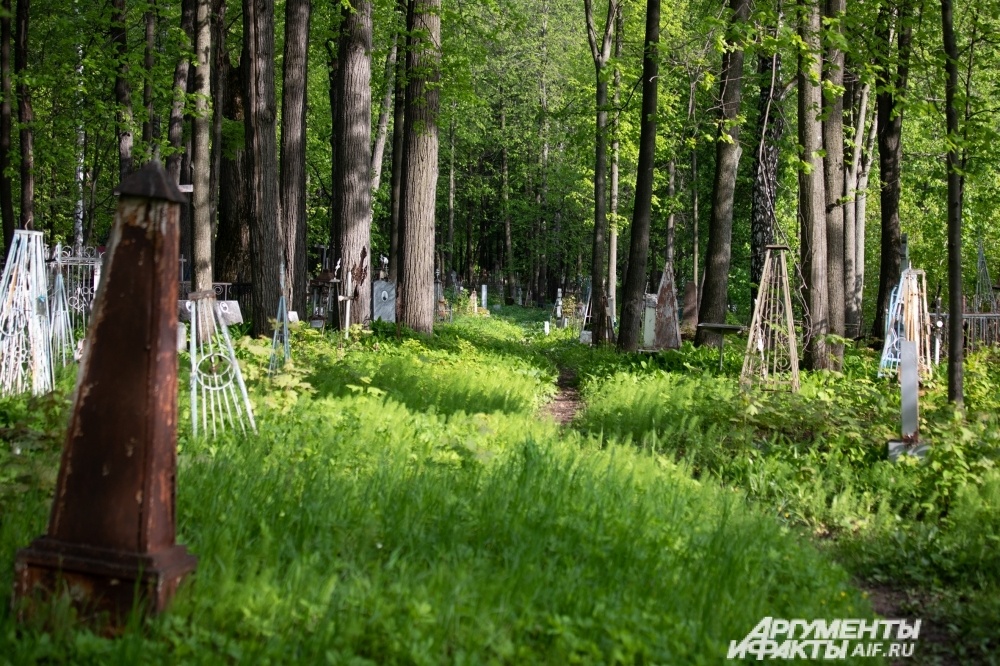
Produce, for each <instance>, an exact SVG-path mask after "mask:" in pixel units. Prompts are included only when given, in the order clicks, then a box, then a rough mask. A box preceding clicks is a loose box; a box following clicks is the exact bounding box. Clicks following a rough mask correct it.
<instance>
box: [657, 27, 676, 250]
mask: <svg viewBox="0 0 1000 666" xmlns="http://www.w3.org/2000/svg"><path fill="white" fill-rule="evenodd" d="M657 36H659V35H657ZM676 196H677V162H676V161H675V160H674V159H673V158H671V159H670V161H669V162H668V163H667V198H668V199H670V213H669V214H668V215H667V242H666V248H665V250H664V259H665V260H666V262H667V265H668V266H670V267H671V268H673V265H674V242H675V238H676V235H677V210H676V208H675V203H674V197H676Z"/></svg>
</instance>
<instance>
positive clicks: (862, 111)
mask: <svg viewBox="0 0 1000 666" xmlns="http://www.w3.org/2000/svg"><path fill="white" fill-rule="evenodd" d="M870 91H871V86H870V85H868V84H867V83H866V84H865V85H864V86H863V87H862V88H861V90H860V92H859V94H858V101H857V106H856V109H857V111H856V112H855V113H854V114H853V115H854V123H853V128H852V138H853V146H852V148H851V158H850V160H849V161H847V160H846V158H845V161H846V162H847V165H846V170H845V176H844V179H845V184H844V191H845V193H846V197H845V205H844V292H845V296H844V331H845V333H844V334H845V335H846V336H847V337H850V338H855V337H858V336H859V335H861V294H860V291H859V287H858V286H859V284H860V281H859V279H858V271H859V270H860V271H861V273H862V274H863V273H864V266H859V264H858V255H859V252H863V251H864V250H863V246H864V237H863V236H862V235H861V233H860V232H861V231H862V230H863V229H864V223H863V221H862V222H861V225H860V227H859V222H858V197H859V196H860V194H859V192H858V186H859V180H860V176H861V156H862V154H863V151H864V149H865V137H866V134H865V130H866V128H867V126H868V99H869V94H870ZM859 245H860V246H862V247H861V248H860V249H859Z"/></svg>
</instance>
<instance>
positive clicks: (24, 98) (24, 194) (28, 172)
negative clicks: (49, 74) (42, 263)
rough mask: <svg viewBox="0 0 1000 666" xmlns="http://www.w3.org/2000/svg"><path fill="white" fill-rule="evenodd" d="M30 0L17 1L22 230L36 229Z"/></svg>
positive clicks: (15, 69) (17, 75)
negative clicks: (29, 80) (29, 26)
mask: <svg viewBox="0 0 1000 666" xmlns="http://www.w3.org/2000/svg"><path fill="white" fill-rule="evenodd" d="M30 4H31V3H30V0H17V34H16V35H15V37H14V75H15V76H16V77H17V119H18V122H19V123H20V125H21V132H20V135H21V137H20V138H21V218H20V222H19V226H20V227H21V228H22V229H34V228H35V134H34V130H33V129H32V127H33V125H34V122H35V112H34V110H33V109H32V107H31V89H30V88H29V87H28V83H27V76H26V74H25V71H26V70H27V67H28V19H29V16H30V13H31V7H30Z"/></svg>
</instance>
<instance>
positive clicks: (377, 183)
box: [372, 33, 399, 192]
mask: <svg viewBox="0 0 1000 666" xmlns="http://www.w3.org/2000/svg"><path fill="white" fill-rule="evenodd" d="M398 43H399V35H398V34H397V33H393V34H392V46H391V47H390V48H389V54H388V55H387V56H386V57H385V79H384V80H385V92H384V93H382V106H381V107H380V110H379V114H378V129H377V130H376V132H375V143H374V145H373V146H372V192H377V191H378V188H379V187H381V185H382V158H383V157H384V155H385V144H386V142H387V141H388V137H389V114H390V113H391V112H392V89H393V87H394V85H395V84H394V83H393V74H394V73H395V71H396V51H397V50H398V48H397V45H398Z"/></svg>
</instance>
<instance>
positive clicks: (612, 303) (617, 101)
mask: <svg viewBox="0 0 1000 666" xmlns="http://www.w3.org/2000/svg"><path fill="white" fill-rule="evenodd" d="M624 15H625V12H624V11H623V10H622V8H621V6H619V7H618V13H617V14H616V15H615V46H614V57H615V61H616V64H615V72H614V75H613V77H612V85H613V88H614V92H613V93H612V102H613V108H614V112H615V116H614V120H613V121H612V123H611V124H612V127H611V224H610V225H609V229H608V312H609V314H610V315H611V319H612V320H615V319H616V318H617V317H618V189H619V187H618V180H619V178H618V164H619V161H620V159H621V156H620V152H621V141H620V139H619V124H620V123H619V122H618V117H619V114H620V113H621V112H620V110H619V107H620V105H621V88H622V71H621V68H619V67H618V65H617V60H618V59H619V58H621V55H622V40H623V39H624V34H623V33H624V31H625V25H624V24H625V20H624V19H625V16H624Z"/></svg>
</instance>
